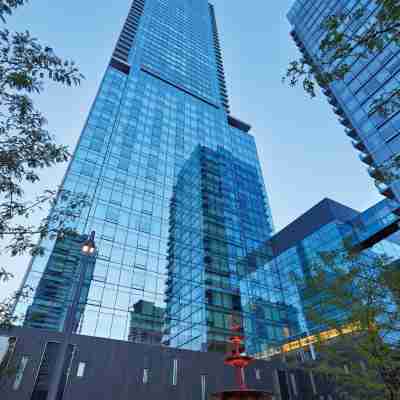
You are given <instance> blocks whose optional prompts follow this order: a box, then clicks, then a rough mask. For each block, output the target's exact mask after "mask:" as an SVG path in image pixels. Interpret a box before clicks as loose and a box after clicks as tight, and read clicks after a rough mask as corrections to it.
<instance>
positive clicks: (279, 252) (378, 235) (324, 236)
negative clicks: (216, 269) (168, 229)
mask: <svg viewBox="0 0 400 400" xmlns="http://www.w3.org/2000/svg"><path fill="white" fill-rule="evenodd" d="M399 211H400V210H399V206H398V204H397V202H395V201H391V200H388V199H385V200H383V201H381V202H379V203H377V204H376V205H375V206H373V207H371V208H369V209H367V210H366V211H364V212H362V213H359V212H357V211H355V210H353V209H351V208H349V207H346V206H344V205H342V204H340V203H338V202H335V201H333V200H330V199H324V200H322V201H321V202H320V203H318V204H317V205H316V206H314V207H313V208H311V209H310V210H308V211H307V212H306V213H305V214H303V215H302V216H301V217H299V218H298V219H296V220H295V221H293V222H292V223H291V224H289V225H288V226H287V227H285V228H284V229H282V230H281V231H279V232H278V233H276V234H275V235H274V236H273V237H272V238H271V239H270V240H269V241H267V242H266V243H265V244H264V245H263V246H261V247H260V248H259V249H257V250H256V251H254V252H253V253H251V254H249V255H248V256H247V257H246V258H245V259H243V260H242V261H241V263H242V264H243V271H244V272H245V273H244V275H243V279H242V280H241V285H245V286H249V287H251V293H253V296H249V297H247V298H245V301H244V304H243V308H244V310H246V312H245V313H244V331H245V335H246V337H247V338H248V339H247V348H248V350H249V352H251V353H253V354H256V355H257V356H258V357H260V358H269V357H270V356H272V355H275V354H277V353H282V352H283V353H285V352H289V351H292V350H301V351H303V356H305V357H307V354H308V356H309V357H313V354H312V352H313V348H312V346H309V344H310V342H307V339H306V338H309V337H310V335H313V334H315V333H319V332H324V331H325V330H326V329H327V328H326V327H323V326H320V325H318V324H316V323H315V321H314V320H313V319H312V318H310V315H309V314H308V311H307V310H308V309H309V308H310V307H309V306H310V305H311V306H312V303H310V302H312V301H314V300H313V299H312V298H310V297H309V296H305V293H306V290H307V287H306V278H307V276H309V275H310V274H311V273H312V272H311V268H312V266H313V265H314V264H315V263H318V264H320V265H323V263H324V258H323V255H324V254H326V252H330V251H346V252H347V251H348V249H349V248H352V249H354V250H355V251H358V252H360V258H358V259H357V261H356V262H363V263H364V264H365V268H368V266H369V265H372V263H373V262H374V260H375V259H376V257H377V256H378V255H379V254H385V255H386V256H388V257H391V259H392V260H393V262H398V260H399V259H400V240H399V235H398V233H396V232H398V229H399V228H398V226H399V220H400V218H399V215H398V214H399ZM360 260H361V261H360ZM396 265H397V264H396ZM348 267H350V266H349V265H343V268H348ZM272 277H275V279H272ZM274 292H275V293H282V294H283V297H278V298H273V297H272V296H271V293H274ZM316 301H317V303H318V299H316ZM329 312H330V313H331V314H330V315H329V318H337V319H338V320H340V318H343V315H339V314H337V315H335V314H334V313H335V310H329ZM304 339H305V340H304ZM307 343H308V345H307Z"/></svg>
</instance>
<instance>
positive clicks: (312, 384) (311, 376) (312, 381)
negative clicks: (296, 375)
mask: <svg viewBox="0 0 400 400" xmlns="http://www.w3.org/2000/svg"><path fill="white" fill-rule="evenodd" d="M310 381H311V388H312V391H313V394H317V386H316V385H315V378H314V373H313V372H310Z"/></svg>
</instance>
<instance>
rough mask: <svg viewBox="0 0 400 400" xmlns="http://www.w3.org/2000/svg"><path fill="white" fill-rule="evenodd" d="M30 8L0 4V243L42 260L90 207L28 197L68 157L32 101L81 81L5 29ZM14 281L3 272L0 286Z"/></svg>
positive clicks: (62, 197) (78, 199) (69, 65)
mask: <svg viewBox="0 0 400 400" xmlns="http://www.w3.org/2000/svg"><path fill="white" fill-rule="evenodd" d="M26 2H27V1H26V0H0V19H1V21H2V23H3V25H4V26H3V28H2V29H0V240H1V241H2V243H4V244H5V245H4V246H3V247H2V248H1V249H0V251H1V252H5V251H7V252H9V253H10V254H11V255H12V256H17V255H21V254H23V253H25V252H29V253H30V254H32V255H36V254H41V253H42V252H43V249H42V248H41V247H40V241H41V240H42V239H46V238H49V239H54V238H55V237H60V236H61V237H62V236H63V235H65V234H66V233H68V232H70V231H71V229H70V226H71V224H70V221H71V220H73V219H74V218H77V217H78V216H79V215H80V212H81V211H82V208H83V207H84V206H85V205H86V204H87V199H86V197H85V196H83V195H76V194H73V193H71V192H67V191H59V192H57V191H56V190H46V191H44V192H43V193H40V194H39V195H37V197H36V198H33V199H32V198H31V197H29V196H28V195H27V194H26V188H27V187H31V185H34V184H37V183H38V182H39V181H40V178H41V174H43V173H44V171H45V170H46V169H49V168H50V169H51V168H52V167H54V166H55V165H57V164H60V163H65V162H66V161H68V160H69V157H70V153H69V151H68V149H67V147H66V146H64V145H62V144H58V143H57V141H56V139H55V137H54V136H53V134H51V133H50V132H49V131H48V130H47V129H46V127H47V121H46V118H45V117H44V115H43V113H42V112H41V111H40V110H39V109H37V108H36V106H35V102H34V98H35V96H37V95H40V94H42V93H43V92H44V90H45V85H46V84H48V83H51V82H52V83H56V84H60V85H63V86H77V85H79V84H80V82H81V80H82V79H83V76H82V74H81V73H80V72H79V69H78V68H77V66H76V65H75V63H74V62H73V61H70V60H63V59H62V58H60V57H59V56H58V55H56V53H55V51H54V50H53V49H52V48H51V47H49V46H45V45H43V44H41V43H40V42H39V40H38V39H36V38H34V37H32V36H31V34H30V33H29V32H28V31H25V32H14V31H10V30H9V29H7V28H6V23H7V17H8V16H10V15H11V14H12V13H13V11H14V10H15V9H16V8H18V7H19V6H22V5H24V4H25V3H26ZM48 207H51V208H52V210H53V211H52V212H51V214H50V216H49V217H47V218H45V219H43V220H42V221H41V222H40V223H39V224H33V223H32V222H31V221H32V216H33V214H34V213H35V212H37V211H40V210H42V209H45V208H48ZM38 243H39V244H38ZM10 277H11V275H10V274H9V273H7V272H6V270H5V269H1V270H0V282H4V281H5V280H7V279H9V278H10ZM24 290H25V289H24ZM18 295H19V296H21V295H22V293H18ZM12 300H13V299H11V298H10V299H8V300H7V301H6V302H5V303H2V304H1V305H0V319H1V320H3V323H4V322H5V323H8V322H12V321H13V317H12V314H11V313H10V310H11V308H10V307H11V304H12Z"/></svg>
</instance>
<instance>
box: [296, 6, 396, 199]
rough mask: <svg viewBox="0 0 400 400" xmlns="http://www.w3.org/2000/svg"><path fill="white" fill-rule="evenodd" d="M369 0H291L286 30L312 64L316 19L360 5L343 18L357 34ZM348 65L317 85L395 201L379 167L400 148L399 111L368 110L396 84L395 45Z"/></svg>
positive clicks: (318, 29) (371, 11)
mask: <svg viewBox="0 0 400 400" xmlns="http://www.w3.org/2000/svg"><path fill="white" fill-rule="evenodd" d="M377 4H378V2H376V1H375V0H366V1H364V0H296V2H295V3H294V5H293V7H292V8H291V10H290V12H289V14H288V19H289V21H290V23H291V25H292V27H293V30H292V32H291V35H292V37H293V39H294V41H295V42H296V44H297V46H298V47H299V49H300V51H301V52H302V53H303V54H304V55H306V56H307V57H309V58H310V59H311V60H312V61H313V62H314V64H315V65H316V66H317V67H318V68H322V66H321V65H320V64H319V62H318V59H319V58H320V56H321V54H320V51H319V45H320V43H321V40H322V39H323V37H324V32H325V30H324V28H323V26H322V23H323V21H324V19H325V18H326V17H328V16H330V15H334V14H341V13H354V12H355V11H356V10H358V9H359V8H361V7H365V10H366V12H365V13H364V15H363V17H362V19H361V20H360V21H359V23H357V24H355V23H353V22H351V23H349V24H348V25H347V26H345V27H344V32H345V33H346V34H349V35H353V34H357V33H360V32H361V30H362V29H363V28H364V27H365V25H366V24H367V23H369V22H371V21H373V20H374V18H375V16H376V14H377V11H378V9H379V6H378V5H377ZM346 62H347V63H348V64H349V65H351V70H350V72H349V73H348V74H346V76H345V77H344V79H343V80H338V81H335V82H333V83H332V84H330V85H329V86H328V87H324V88H323V92H324V93H325V95H326V96H327V97H328V100H329V103H330V104H332V106H333V108H334V111H335V113H336V114H337V115H338V116H339V120H340V122H341V124H342V125H343V126H344V127H345V131H346V134H347V135H348V136H349V137H350V138H351V139H352V144H353V146H354V148H355V149H357V150H358V151H360V159H361V161H362V162H363V163H365V164H367V165H368V173H369V174H370V175H371V177H373V178H374V179H375V183H376V185H377V188H378V189H379V191H380V192H381V193H382V194H383V195H384V196H387V197H389V198H392V199H394V198H395V199H397V200H398V201H399V200H400V181H399V180H398V179H397V180H394V181H392V182H391V183H390V184H389V185H388V184H387V183H384V182H383V181H382V180H383V176H382V174H381V172H380V168H381V167H388V166H390V165H392V161H393V157H395V156H396V155H398V154H399V152H400V113H399V111H400V110H397V111H394V112H392V113H390V115H382V114H381V113H379V112H378V111H376V112H374V113H371V109H372V105H373V101H374V100H375V99H378V98H379V97H380V96H381V95H382V94H383V93H385V92H387V91H391V90H393V89H395V88H397V87H399V84H400V48H399V46H398V45H396V44H395V43H390V44H387V45H386V46H385V47H384V49H383V50H382V51H381V52H379V53H376V54H373V55H370V56H369V57H366V58H364V57H360V58H358V59H349V60H346Z"/></svg>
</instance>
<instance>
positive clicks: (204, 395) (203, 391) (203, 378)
mask: <svg viewBox="0 0 400 400" xmlns="http://www.w3.org/2000/svg"><path fill="white" fill-rule="evenodd" d="M201 400H207V391H206V376H205V375H201Z"/></svg>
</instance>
